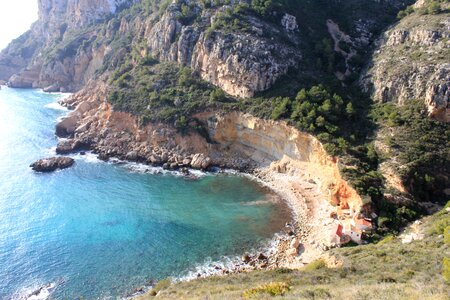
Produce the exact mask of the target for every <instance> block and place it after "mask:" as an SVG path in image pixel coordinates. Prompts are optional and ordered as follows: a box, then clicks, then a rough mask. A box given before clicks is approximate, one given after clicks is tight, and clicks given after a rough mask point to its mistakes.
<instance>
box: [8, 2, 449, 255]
mask: <svg viewBox="0 0 450 300" xmlns="http://www.w3.org/2000/svg"><path fill="white" fill-rule="evenodd" d="M408 4H413V1H403V0H384V1H380V0H365V1H361V0H347V1H340V0H315V1H313V0H251V1H250V0H224V1H220V0H218V1H205V0H202V1H200V0H198V1H195V0H173V1H169V0H142V1H132V0H128V1H127V0H121V1H118V0H116V1H106V0H65V1H56V0H53V1H51V0H40V1H39V20H38V21H37V22H36V23H35V24H34V25H33V26H32V28H31V29H30V31H28V32H27V33H25V34H24V35H22V36H21V37H19V38H18V39H16V40H15V41H13V42H12V43H11V44H10V45H9V46H8V47H7V48H6V49H5V50H3V51H2V52H1V53H0V80H7V81H8V84H9V85H10V86H11V87H21V88H29V87H36V88H37V87H40V88H43V89H44V90H45V91H49V92H51V91H71V92H77V93H76V94H74V95H73V96H72V97H71V98H69V99H66V100H65V101H64V104H65V105H66V106H68V107H70V108H72V109H73V110H74V111H73V112H72V113H71V114H70V115H69V116H68V117H67V118H65V119H64V120H62V121H61V122H60V123H59V124H58V125H57V127H56V133H57V135H59V136H62V137H65V138H67V140H65V141H63V142H62V143H60V144H59V145H58V148H57V151H58V153H68V152H73V151H80V150H86V149H87V150H92V151H94V152H96V153H98V154H99V156H100V157H101V158H102V159H105V160H107V159H109V158H111V157H119V158H121V159H127V160H132V161H138V162H142V163H148V164H153V165H161V166H164V168H167V169H182V170H185V169H184V168H186V167H195V168H202V169H207V168H208V167H211V166H217V167H233V168H236V169H240V170H243V171H246V172H253V173H254V174H255V175H258V176H260V177H261V178H262V179H264V180H266V181H267V182H269V183H271V184H272V185H273V187H274V188H275V189H276V187H280V186H281V189H280V190H282V191H284V192H285V194H286V195H287V196H286V198H289V199H294V200H293V201H292V202H293V203H294V204H298V207H300V208H299V209H298V212H299V213H298V214H299V216H302V217H303V216H304V218H300V217H299V219H302V222H300V221H299V222H298V224H296V227H295V226H294V227H295V228H296V231H294V232H293V236H291V237H289V239H290V240H285V241H284V246H285V247H284V250H286V249H287V248H290V249H287V250H288V251H287V252H289V251H290V252H289V253H291V254H294V255H291V256H289V255H288V258H287V260H288V261H295V263H303V262H302V261H300V260H301V258H299V257H297V256H298V255H297V254H298V251H297V250H298V249H297V248H298V245H297V244H298V243H297V242H298V240H299V239H303V240H302V242H304V243H307V244H308V245H314V246H312V247H310V248H309V249H311V251H312V252H315V253H317V252H321V251H323V249H325V248H328V247H329V246H333V245H336V244H340V243H341V242H343V241H344V240H345V241H346V242H348V241H349V239H347V238H344V239H342V240H341V239H340V237H339V238H336V237H335V236H336V230H335V232H334V235H332V238H331V239H330V240H329V241H324V240H327V238H320V242H318V241H317V240H316V237H319V236H320V235H321V234H322V235H323V232H325V229H324V230H323V231H322V232H320V230H318V229H319V228H327V229H326V230H328V231H330V230H331V231H332V230H334V229H335V227H333V226H335V225H346V228H347V229H346V230H347V233H348V234H349V235H352V236H353V237H354V240H356V241H357V242H360V238H361V235H362V234H363V233H364V234H365V235H366V237H367V238H369V239H372V240H377V239H379V238H380V234H385V233H386V232H392V231H398V230H400V229H401V228H402V227H403V226H405V225H406V224H407V223H408V222H410V221H412V220H415V219H417V218H418V217H420V216H421V215H423V214H426V213H430V212H432V211H433V209H435V208H436V207H438V206H439V205H441V204H443V203H444V202H445V201H447V200H448V198H447V197H448V195H449V193H450V191H449V183H450V170H449V166H450V129H449V124H448V123H446V121H448V101H449V100H448V96H449V93H448V83H449V81H448V78H449V76H448V75H449V74H448V71H449V68H448V63H447V62H448V58H449V53H448V36H449V34H448V33H449V24H448V17H449V13H448V3H447V2H446V1H418V2H417V3H416V4H415V6H414V8H413V7H411V6H407V5H408ZM397 17H402V19H401V20H400V21H398V19H397ZM361 87H363V90H364V91H362V90H361V89H362V88H361ZM371 95H372V96H371ZM413 98H414V99H415V100H414V99H413ZM413 100H414V101H413ZM373 101H375V104H374V103H373ZM385 102H388V103H385ZM269 119H272V120H269ZM275 121H276V122H275ZM218 130H219V132H218ZM220 130H223V132H222V133H221V132H220ZM252 153H254V154H252ZM286 191H287V192H286ZM294 206H295V205H294ZM316 208H317V209H316ZM306 221H307V222H306ZM313 221H314V222H313ZM308 222H309V223H312V225H311V226H310V227H308V233H309V232H314V235H313V236H314V237H308V236H307V235H306V234H304V232H302V231H301V230H303V229H302V228H305V227H306V226H307V225H305V223H306V224H308ZM352 222H353V223H352ZM367 223H369V224H367ZM357 224H359V225H357ZM356 227H358V228H359V227H361V228H366V229H367V230H362V229H361V230H360V229H355V228H356ZM372 229H376V230H372ZM328 231H326V234H325V236H326V237H328V235H329V234H328V233H329V232H328ZM363 231H364V232H363ZM294 241H295V242H294ZM291 243H292V244H293V245H297V246H296V247H291V246H290V245H291ZM286 245H287V246H286ZM292 248H296V249H294V251H293V252H292V251H291V250H292ZM292 256H294V258H293V257H292Z"/></svg>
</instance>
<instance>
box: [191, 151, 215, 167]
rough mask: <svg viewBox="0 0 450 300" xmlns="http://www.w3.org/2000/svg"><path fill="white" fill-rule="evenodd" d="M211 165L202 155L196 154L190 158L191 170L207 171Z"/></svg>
mask: <svg viewBox="0 0 450 300" xmlns="http://www.w3.org/2000/svg"><path fill="white" fill-rule="evenodd" d="M210 165H211V159H210V158H209V157H207V156H205V155H204V154H202V153H197V154H195V155H194V157H192V161H191V167H192V168H193V169H203V170H204V169H207V168H208V167H209V166H210Z"/></svg>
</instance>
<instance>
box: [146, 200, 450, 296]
mask: <svg viewBox="0 0 450 300" xmlns="http://www.w3.org/2000/svg"><path fill="white" fill-rule="evenodd" d="M449 206H450V202H449V204H447V207H449ZM422 221H423V224H422V225H420V229H421V231H422V232H423V233H425V238H424V239H423V240H419V241H413V242H412V243H410V244H402V243H401V240H400V238H399V237H392V236H391V237H387V238H385V239H384V240H382V241H381V242H379V243H378V244H369V245H363V246H355V247H347V248H341V249H333V250H331V251H329V254H330V255H334V256H336V257H337V258H338V259H339V260H342V261H343V265H342V266H341V267H338V268H334V269H329V268H327V267H325V266H324V264H321V263H312V264H310V265H308V266H307V267H305V268H304V269H303V270H295V271H292V270H283V269H280V270H275V271H253V272H250V273H246V274H237V275H229V276H226V277H211V278H206V279H199V280H194V281H191V282H183V283H177V284H173V285H170V286H165V287H164V288H162V289H161V290H160V292H159V294H158V296H157V297H156V298H157V299H237V298H241V297H242V295H243V293H244V292H245V291H246V290H247V291H248V289H251V288H255V287H260V286H261V285H263V284H267V283H270V282H280V283H287V284H288V285H289V287H290V289H289V291H287V292H286V293H285V294H284V296H281V295H279V296H271V295H269V294H267V293H265V292H262V293H256V294H255V296H256V297H257V298H263V299H264V298H285V299H449V297H450V287H449V285H448V284H446V283H445V280H444V278H443V276H442V272H443V270H442V268H443V259H444V257H447V258H448V257H450V245H449V244H448V241H447V243H445V242H444V236H443V232H444V229H445V228H447V235H448V234H449V233H448V231H449V226H450V212H446V211H445V210H442V211H441V212H439V213H436V214H435V215H433V216H429V217H426V218H424V219H423V220H422ZM448 238H449V237H447V238H446V239H448ZM272 291H274V292H275V291H276V289H275V288H272ZM152 298H153V297H152V296H143V297H141V299H140V300H143V299H152Z"/></svg>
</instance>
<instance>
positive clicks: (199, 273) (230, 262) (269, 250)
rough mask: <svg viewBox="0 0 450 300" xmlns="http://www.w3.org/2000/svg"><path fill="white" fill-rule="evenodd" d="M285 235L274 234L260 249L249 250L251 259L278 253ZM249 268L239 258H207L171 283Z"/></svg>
mask: <svg viewBox="0 0 450 300" xmlns="http://www.w3.org/2000/svg"><path fill="white" fill-rule="evenodd" d="M286 238H287V236H286V234H281V233H275V234H274V236H273V238H272V239H270V240H269V241H268V243H267V244H265V245H264V246H262V247H259V248H257V249H250V251H249V252H248V253H250V254H249V255H250V256H252V257H255V256H257V255H258V254H259V253H262V254H264V255H265V256H266V257H269V258H270V257H273V256H274V255H275V254H276V252H277V251H278V245H279V244H280V241H281V240H284V239H286ZM250 269H252V267H251V266H249V265H248V264H245V263H244V262H242V258H241V257H240V256H224V257H222V258H221V259H220V260H217V261H213V260H211V258H207V259H206V260H205V261H204V262H203V263H200V264H198V265H195V266H194V267H192V268H191V269H190V270H188V271H187V272H184V273H183V275H181V276H180V277H174V278H172V280H173V281H175V282H179V281H190V280H194V279H197V278H199V277H200V278H204V277H209V276H220V275H226V271H229V272H236V271H238V270H250Z"/></svg>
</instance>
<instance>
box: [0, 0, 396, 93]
mask: <svg viewBox="0 0 450 300" xmlns="http://www.w3.org/2000/svg"><path fill="white" fill-rule="evenodd" d="M358 1H359V0H351V1H349V2H348V3H347V4H346V5H347V6H348V7H342V6H340V5H339V3H336V2H335V1H331V0H329V1H325V2H326V3H315V2H314V3H306V4H304V5H302V6H300V7H299V9H300V10H299V11H298V10H296V9H294V8H295V7H298V6H297V5H293V4H292V5H290V4H289V5H286V8H283V9H281V10H280V9H276V10H275V8H278V7H279V6H277V5H275V6H274V10H273V11H272V13H271V14H268V13H267V12H259V13H257V12H258V10H253V11H252V10H250V8H249V7H250V6H249V5H250V4H251V1H247V0H240V1H227V2H226V3H227V4H225V2H224V3H222V1H214V2H211V3H208V2H205V1H184V0H177V1H134V0H64V1H56V0H40V1H39V20H38V21H37V22H36V23H35V24H34V25H33V26H32V28H31V30H30V31H29V32H27V33H26V34H25V35H24V36H23V37H21V39H20V41H17V42H14V43H12V44H11V45H10V46H9V47H8V48H7V49H6V50H4V51H3V52H1V54H0V79H3V80H10V85H11V86H14V87H41V88H46V90H48V91H58V90H62V91H78V90H79V89H81V88H82V87H83V86H84V85H85V84H86V83H87V82H88V81H89V80H90V79H92V78H94V75H95V73H97V74H101V73H105V72H107V71H112V70H114V68H116V67H117V66H118V65H120V64H121V63H123V62H124V61H126V60H130V57H131V56H132V57H133V60H135V59H136V54H138V55H140V56H143V57H145V56H148V55H151V56H153V57H154V58H156V59H158V60H160V61H170V62H177V63H180V64H182V65H184V66H188V67H191V68H192V69H193V70H195V71H196V72H197V74H199V75H200V76H201V78H203V79H204V80H206V81H208V82H210V83H212V84H214V85H216V86H218V87H220V88H222V89H223V90H224V91H226V92H227V93H228V94H230V95H232V96H236V97H242V98H247V97H252V96H253V95H255V94H257V93H258V92H262V91H266V90H268V89H270V88H271V87H272V86H273V85H274V84H275V83H276V82H278V81H279V79H280V78H283V77H284V76H285V75H286V74H287V73H288V72H289V71H292V72H297V73H299V74H303V73H304V74H307V75H308V76H311V77H313V78H314V77H316V76H322V75H323V74H320V72H321V70H320V69H317V66H316V58H313V57H308V58H306V57H305V54H304V53H305V52H306V53H313V52H314V51H316V50H315V48H316V47H317V46H316V44H317V43H320V42H321V41H322V40H324V39H327V38H329V36H328V35H331V38H333V39H334V41H335V43H340V44H341V46H342V44H343V43H344V44H345V43H347V44H348V45H347V47H348V46H349V45H350V44H351V45H350V49H343V48H342V47H339V45H337V46H335V49H334V50H335V51H336V53H337V55H341V56H343V57H344V59H345V66H344V68H343V69H342V68H341V66H340V65H338V64H336V66H334V65H331V66H330V68H333V69H336V70H334V71H336V72H335V74H336V76H337V77H338V78H340V79H342V80H343V79H345V78H346V77H348V76H351V75H352V73H353V72H355V71H356V69H355V68H354V66H352V65H351V63H350V60H351V59H352V57H353V56H354V55H355V54H356V53H359V52H364V51H365V48H367V46H368V45H369V44H370V43H371V42H372V41H373V38H374V35H373V32H376V31H378V30H380V28H382V26H384V25H383V24H384V23H383V22H385V21H384V20H382V21H381V20H378V19H379V18H380V14H382V13H384V14H387V15H389V16H392V14H393V13H395V12H396V11H397V10H398V8H399V7H401V6H402V4H403V2H404V1H400V0H392V1H385V2H383V3H380V2H379V1H370V2H369V3H368V5H370V7H371V9H370V10H362V9H361V8H360V5H359V3H358ZM275 2H277V1H274V3H275ZM238 4H240V5H241V6H238ZM251 5H254V4H251ZM283 5H284V4H283ZM129 6H132V7H131V8H130V9H127V8H128V7H129ZM290 6H292V7H290ZM349 9H350V10H351V12H352V13H351V14H347V13H346V11H348V10H349ZM322 10H324V11H322ZM118 12H122V13H121V14H120V15H119V14H118ZM255 12H256V13H255ZM324 12H326V13H327V14H329V17H328V16H327V15H325V14H324ZM306 13H307V14H310V15H311V16H317V18H312V19H307V18H306V19H304V20H303V18H302V16H304V15H305V14H306ZM331 20H332V21H331ZM327 24H334V25H333V26H334V28H337V29H339V24H345V25H346V26H345V28H346V32H347V33H348V34H349V35H350V36H351V37H352V39H351V40H341V39H340V38H341V37H342V36H343V35H340V36H336V34H337V33H338V32H337V31H336V30H331V29H329V30H328V31H327V30H326V26H327ZM347 33H346V34H347ZM327 55H328V56H329V55H330V54H327ZM333 60H334V59H333ZM341 69H342V70H341ZM12 75H15V76H14V77H12V78H11V76H12Z"/></svg>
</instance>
